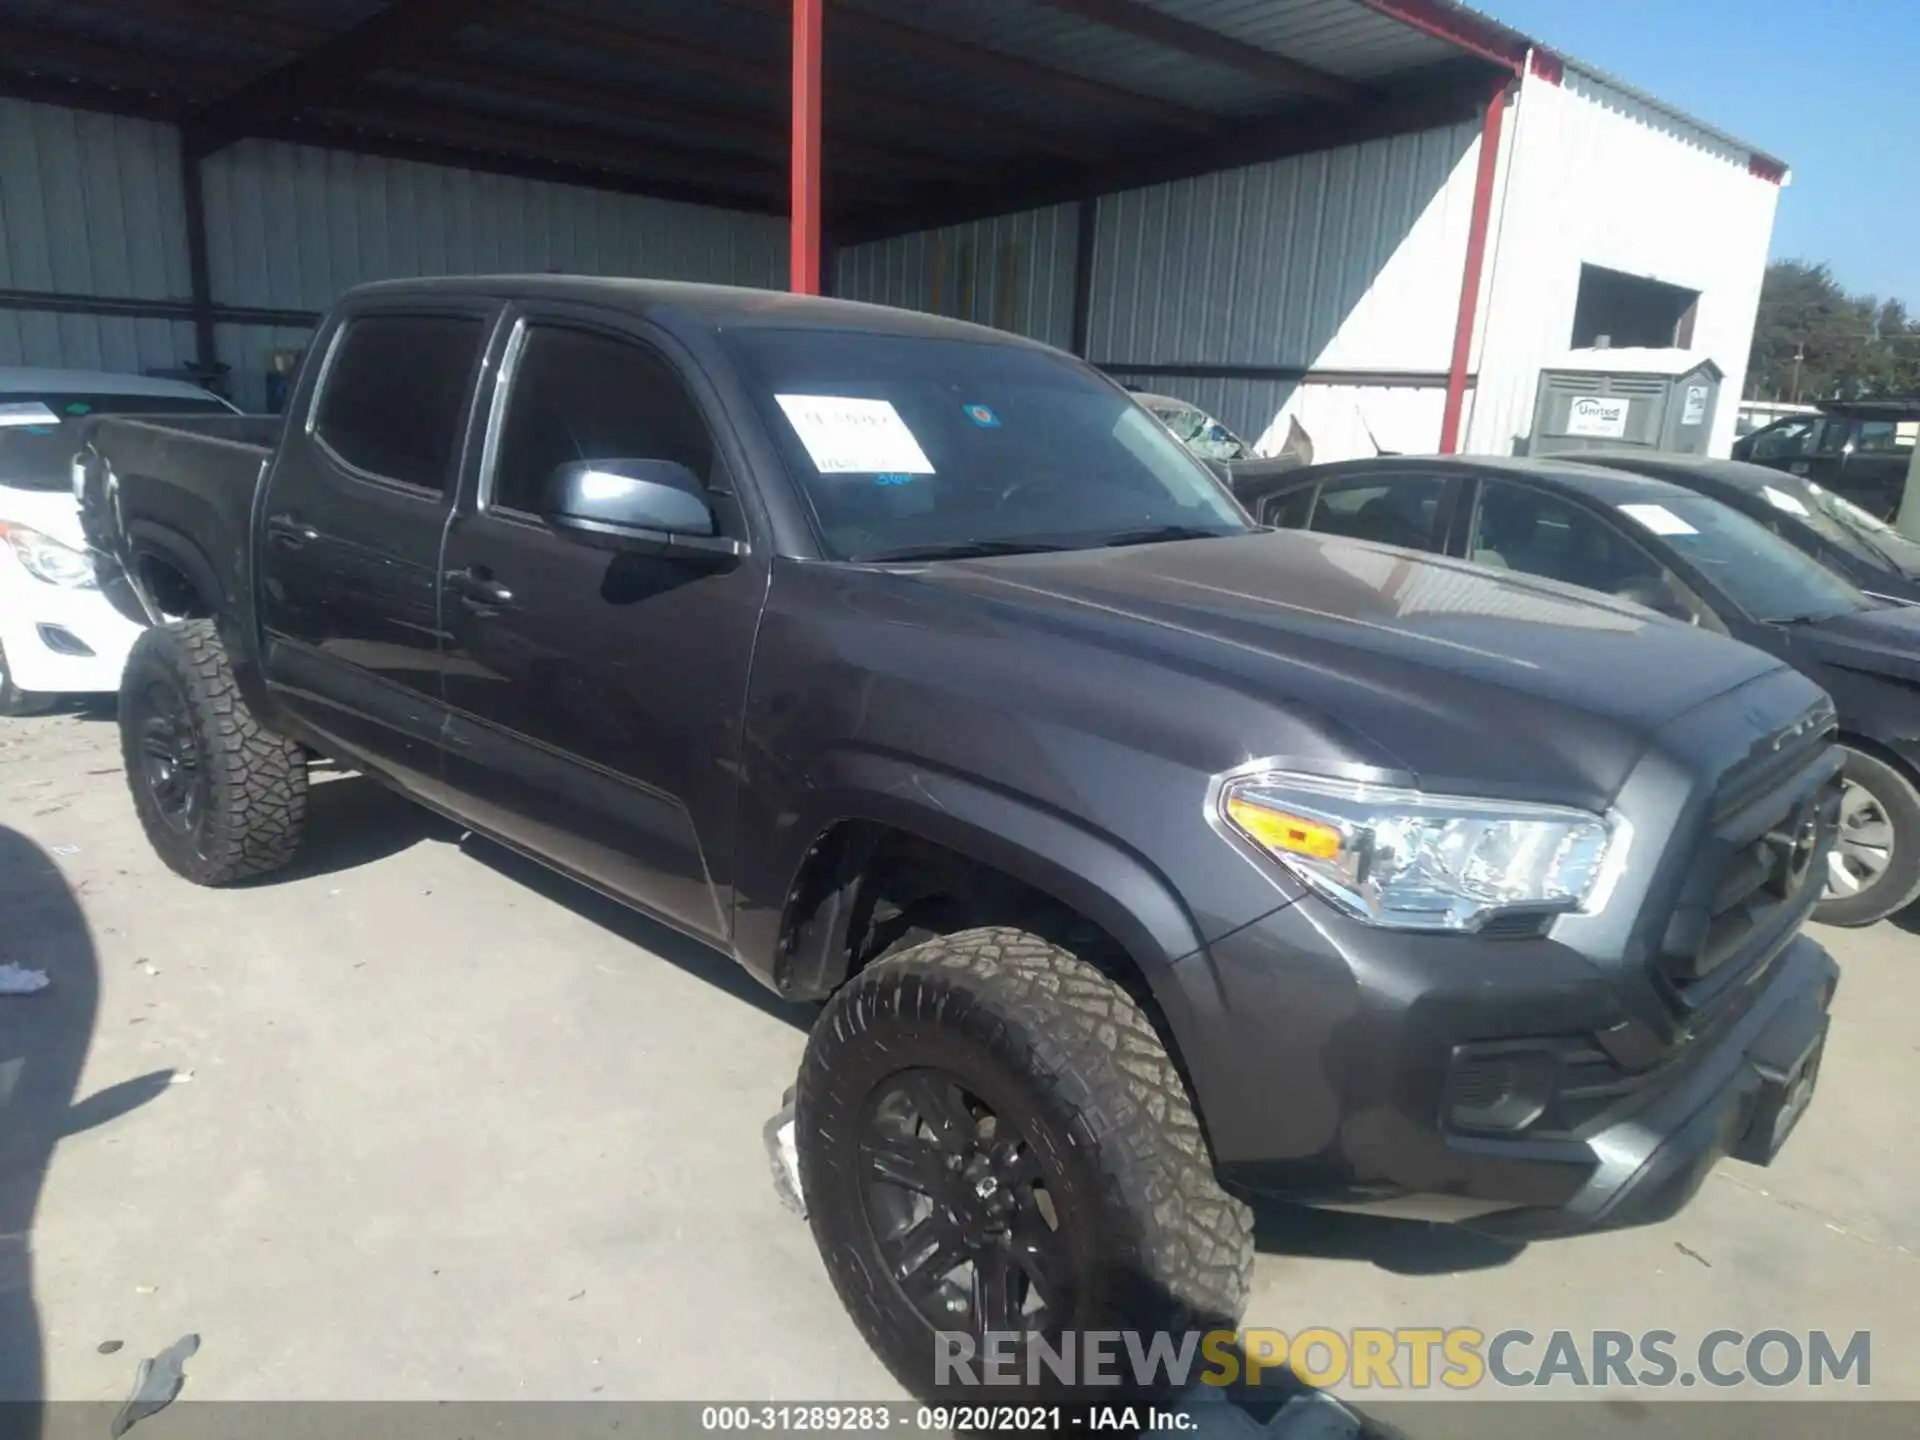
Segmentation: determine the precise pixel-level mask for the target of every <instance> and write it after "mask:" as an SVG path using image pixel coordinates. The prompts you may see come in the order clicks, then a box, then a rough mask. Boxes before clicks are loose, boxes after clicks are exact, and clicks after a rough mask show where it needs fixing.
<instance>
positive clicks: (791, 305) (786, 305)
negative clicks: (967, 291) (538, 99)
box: [341, 275, 1049, 350]
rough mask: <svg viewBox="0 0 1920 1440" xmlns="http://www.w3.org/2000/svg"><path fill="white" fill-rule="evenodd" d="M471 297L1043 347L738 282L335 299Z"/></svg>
mask: <svg viewBox="0 0 1920 1440" xmlns="http://www.w3.org/2000/svg"><path fill="white" fill-rule="evenodd" d="M474 295H481V296H487V297H489V298H493V299H501V300H516V299H540V300H557V301H569V300H571V301H577V302H580V303H583V304H588V305H603V306H613V307H617V308H619V309H623V310H629V311H632V312H634V313H636V314H641V315H653V316H656V318H664V317H665V316H667V315H671V316H672V317H673V318H674V319H676V320H678V321H680V322H681V323H683V324H685V323H691V324H693V325H696V326H700V327H704V328H708V329H714V330H723V329H725V330H739V329H750V328H751V329H761V328H765V329H782V330H795V329H820V330H854V331H862V332H865V333H868V334H878V335H911V336H921V337H924V338H927V339H948V340H969V341H972V342H974V343H975V344H992V345H1013V346H1024V347H1026V348H1028V349H1040V350H1044V349H1048V348H1049V347H1047V346H1045V345H1041V344H1040V343H1039V342H1038V341H1034V340H1028V339H1025V338H1024V337H1022V336H1019V335H1010V334H1008V333H1007V332H1006V331H1004V330H994V329H990V328H988V327H987V326H985V325H974V324H971V323H969V322H967V321H965V320H949V319H947V318H945V317H943V316H939V315H926V314H922V313H921V312H920V311H917V310H899V309H895V308H894V307H892V306H888V305H867V304H863V303H861V302H859V301H856V300H833V299H828V298H826V297H823V296H818V295H794V294H790V293H788V292H787V291H784V290H754V289H748V288H747V287H745V286H739V285H696V284H689V283H686V282H683V281H677V280H637V279H625V278H619V277H610V276H599V275H449V276H436V277H432V278H429V279H421V280H380V281H376V282H374V283H373V284H370V285H360V286H356V287H355V288H354V289H352V290H349V291H348V292H347V293H346V294H345V295H344V296H342V297H341V303H342V304H347V303H351V302H353V301H355V300H359V299H363V298H365V299H371V298H376V297H377V298H379V299H381V300H392V299H403V298H406V297H408V296H419V297H421V298H423V299H425V298H432V297H436V296H438V297H454V296H474Z"/></svg>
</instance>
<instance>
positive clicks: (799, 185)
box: [787, 0, 827, 295]
mask: <svg viewBox="0 0 1920 1440" xmlns="http://www.w3.org/2000/svg"><path fill="white" fill-rule="evenodd" d="M826 8H827V0H793V198H792V200H791V202H790V206H791V208H790V211H789V224H790V227H791V233H792V250H791V258H790V259H789V261H788V271H789V273H788V278H787V288H788V289H790V290H792V291H793V292H794V293H795V294H796V295H818V294H819V293H820V30H821V26H820V21H821V17H822V15H823V14H824V13H825V11H826Z"/></svg>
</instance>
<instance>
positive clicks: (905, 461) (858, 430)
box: [773, 395, 934, 475]
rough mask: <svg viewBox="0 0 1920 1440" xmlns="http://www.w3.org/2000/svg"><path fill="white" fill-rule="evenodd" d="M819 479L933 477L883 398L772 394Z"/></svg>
mask: <svg viewBox="0 0 1920 1440" xmlns="http://www.w3.org/2000/svg"><path fill="white" fill-rule="evenodd" d="M773 398H774V399H775V400H778V401H779V402H780V408H781V409H782V410H784V411H786V413H787V420H788V421H789V422H790V423H791V424H792V426H793V430H794V433H795V434H796V435H798V436H799V437H800V443H801V444H802V445H804V446H806V448H807V455H808V457H809V458H810V459H811V460H812V461H813V466H814V469H816V470H818V471H819V472H820V473H821V474H822V475H849V474H851V475H874V474H895V475H931V474H933V473H934V470H933V462H932V461H931V460H929V459H927V452H926V451H924V450H922V449H921V448H920V442H919V441H918V440H916V439H914V438H913V431H911V430H909V429H908V428H907V422H906V421H904V420H902V419H901V418H900V412H899V411H898V410H895V409H894V408H893V405H892V402H890V401H887V400H861V399H855V398H853V397H852V396H844V395H776V396H774V397H773Z"/></svg>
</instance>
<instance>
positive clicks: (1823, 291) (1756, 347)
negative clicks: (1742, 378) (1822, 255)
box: [1747, 260, 1920, 400]
mask: <svg viewBox="0 0 1920 1440" xmlns="http://www.w3.org/2000/svg"><path fill="white" fill-rule="evenodd" d="M1747 393H1748V397H1749V398H1750V399H1756V400H1827V399H1847V400H1857V399H1862V398H1865V397H1869V396H1875V395H1920V322H1916V321H1914V320H1913V319H1911V318H1910V317H1909V316H1908V314H1907V308H1906V306H1905V305H1904V304H1902V303H1901V302H1900V301H1898V300H1881V299H1879V298H1877V297H1876V296H1872V295H1851V294H1848V293H1847V291H1846V290H1844V289H1843V288H1842V287H1841V285H1840V282H1839V281H1837V280H1835V279H1834V278H1833V272H1832V271H1831V270H1829V269H1828V268H1827V267H1826V266H1825V265H1817V264H1814V263H1812V262H1810V261H1806V260H1777V261H1775V262H1774V263H1773V264H1771V265H1769V266H1768V267H1767V275H1766V280H1765V283H1764V284H1763V285H1762V286H1761V289H1760V314H1759V317H1758V319H1757V320H1756V322H1755V324H1754V331H1753V354H1752V357H1751V359H1750V361H1749V365H1748V380H1747Z"/></svg>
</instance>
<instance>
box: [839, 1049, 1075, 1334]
mask: <svg viewBox="0 0 1920 1440" xmlns="http://www.w3.org/2000/svg"><path fill="white" fill-rule="evenodd" d="M860 1154H861V1160H862V1164H863V1166H864V1168H865V1172H866V1173H865V1179H866V1184H865V1186H864V1193H863V1196H862V1199H863V1203H864V1207H865V1213H866V1221H867V1224H868V1226H869V1228H870V1231H871V1234H872V1236H873V1238H874V1242H875V1243H876V1245H877V1246H878V1247H879V1249H880V1251H881V1253H882V1255H884V1256H885V1257H886V1260H887V1264H888V1270H889V1273H890V1277H891V1279H892V1281H893V1283H894V1284H895V1285H896V1286H897V1287H899V1290H900V1293H901V1295H902V1296H903V1297H904V1298H905V1299H906V1301H907V1303H908V1304H910V1305H911V1306H912V1307H913V1308H914V1309H915V1310H916V1311H918V1312H919V1314H920V1315H921V1316H922V1317H923V1318H924V1319H925V1320H926V1322H927V1323H928V1325H930V1326H931V1327H932V1328H934V1329H935V1330H947V1331H957V1330H964V1331H967V1332H969V1333H971V1334H972V1335H973V1337H974V1338H975V1340H976V1341H977V1342H979V1343H980V1344H981V1345H983V1346H984V1344H985V1343H986V1337H987V1336H988V1334H989V1333H1000V1334H1005V1333H1008V1332H1016V1331H1034V1332H1046V1331H1048V1330H1051V1329H1055V1328H1058V1327H1059V1326H1061V1325H1063V1324H1064V1323H1065V1321H1066V1319H1067V1317H1068V1316H1070V1315H1071V1314H1072V1313H1073V1300H1074V1295H1073V1281H1072V1276H1073V1269H1074V1267H1073V1262H1072V1258H1071V1256H1070V1255H1069V1254H1068V1252H1067V1245H1066V1237H1065V1236H1064V1235H1063V1234H1062V1233H1061V1216H1060V1215H1059V1213H1058V1211H1057V1210H1056V1208H1055V1200H1054V1193H1053V1191H1052V1190H1051V1189H1050V1188H1049V1187H1048V1185H1047V1181H1046V1177H1045V1175H1044V1174H1043V1172H1042V1167H1041V1163H1040V1159H1039V1156H1038V1154H1037V1153H1036V1152H1035V1150H1034V1148H1033V1145H1032V1144H1031V1143H1030V1142H1029V1141H1028V1140H1027V1138H1026V1137H1025V1136H1024V1135H1022V1134H1021V1133H1020V1131H1019V1129H1018V1128H1017V1127H1016V1126H1015V1125H1013V1124H1012V1123H1010V1122H1009V1121H1008V1119H1007V1118H1006V1117H1004V1116H1001V1115H998V1114H996V1113H995V1112H994V1111H993V1109H992V1108H991V1107H989V1106H988V1105H987V1103H986V1102H985V1101H984V1100H982V1099H981V1098H980V1097H979V1096H978V1095H977V1094H974V1093H973V1092H971V1091H969V1090H968V1089H967V1088H966V1087H965V1086H964V1085H963V1084H962V1083H961V1081H960V1080H959V1079H958V1078H956V1077H955V1076H953V1075H951V1074H949V1073H947V1072H946V1071H943V1070H936V1069H915V1070H905V1071H901V1072H899V1073H898V1074H895V1075H892V1076H889V1077H887V1078H886V1079H884V1080H882V1081H881V1082H880V1084H879V1085H877V1086H876V1087H875V1088H874V1090H873V1092H872V1093H871V1095H870V1096H869V1098H868V1101H867V1104H866V1107H865V1115H864V1117H863V1123H862V1125H861V1133H860Z"/></svg>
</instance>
